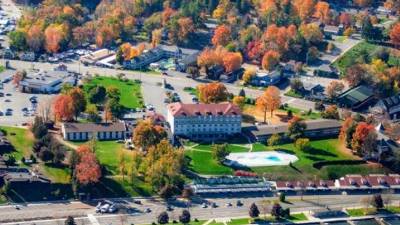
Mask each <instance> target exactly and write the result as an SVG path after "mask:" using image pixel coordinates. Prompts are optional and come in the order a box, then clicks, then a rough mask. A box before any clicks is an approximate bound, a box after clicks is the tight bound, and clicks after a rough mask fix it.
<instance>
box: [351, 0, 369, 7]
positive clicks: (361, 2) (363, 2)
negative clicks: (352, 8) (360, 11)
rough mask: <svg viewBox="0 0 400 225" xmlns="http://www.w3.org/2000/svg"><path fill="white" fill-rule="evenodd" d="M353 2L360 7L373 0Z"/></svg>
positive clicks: (367, 4)
mask: <svg viewBox="0 0 400 225" xmlns="http://www.w3.org/2000/svg"><path fill="white" fill-rule="evenodd" d="M353 2H354V3H355V4H356V5H357V6H358V7H360V8H364V7H367V6H369V5H371V3H372V0H353Z"/></svg>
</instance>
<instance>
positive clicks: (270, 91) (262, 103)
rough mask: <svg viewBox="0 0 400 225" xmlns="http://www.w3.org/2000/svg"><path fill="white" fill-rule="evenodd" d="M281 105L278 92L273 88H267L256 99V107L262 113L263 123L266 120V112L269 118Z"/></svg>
mask: <svg viewBox="0 0 400 225" xmlns="http://www.w3.org/2000/svg"><path fill="white" fill-rule="evenodd" d="M280 105H281V97H280V91H279V89H278V88H277V87H275V86H269V87H268V88H267V89H266V90H265V92H264V93H263V95H261V96H260V97H258V98H257V100H256V106H257V108H258V109H259V110H261V111H263V112H264V123H265V122H266V120H267V111H270V113H271V117H272V116H273V112H274V111H275V110H276V109H278V108H279V106H280Z"/></svg>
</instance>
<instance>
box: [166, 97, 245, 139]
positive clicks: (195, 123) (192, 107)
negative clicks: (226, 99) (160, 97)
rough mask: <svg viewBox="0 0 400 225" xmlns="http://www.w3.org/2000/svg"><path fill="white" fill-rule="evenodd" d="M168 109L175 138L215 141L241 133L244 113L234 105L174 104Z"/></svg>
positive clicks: (168, 118) (168, 117)
mask: <svg viewBox="0 0 400 225" xmlns="http://www.w3.org/2000/svg"><path fill="white" fill-rule="evenodd" d="M167 107H168V112H167V121H168V123H169V124H170V126H171V132H172V134H173V135H175V136H181V137H186V138H190V139H194V140H214V139H223V138H227V137H229V136H232V135H235V134H238V133H240V132H241V123H242V113H241V111H240V109H239V107H238V106H236V105H234V104H232V103H220V104H183V103H173V104H169V105H168V106H167Z"/></svg>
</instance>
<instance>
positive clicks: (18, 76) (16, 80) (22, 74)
mask: <svg viewBox="0 0 400 225" xmlns="http://www.w3.org/2000/svg"><path fill="white" fill-rule="evenodd" d="M25 78H26V71H25V70H23V71H19V70H18V71H17V72H16V73H15V74H14V75H13V80H12V83H13V84H14V85H15V86H16V87H19V84H20V83H21V81H23V80H24V79H25Z"/></svg>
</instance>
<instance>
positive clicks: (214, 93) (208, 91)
mask: <svg viewBox="0 0 400 225" xmlns="http://www.w3.org/2000/svg"><path fill="white" fill-rule="evenodd" d="M197 90H198V91H199V99H200V101H201V102H202V103H219V102H223V101H226V100H227V98H228V91H227V90H226V87H225V85H223V84H222V83H219V82H213V83H209V84H200V85H199V86H198V87H197Z"/></svg>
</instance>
